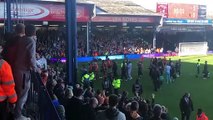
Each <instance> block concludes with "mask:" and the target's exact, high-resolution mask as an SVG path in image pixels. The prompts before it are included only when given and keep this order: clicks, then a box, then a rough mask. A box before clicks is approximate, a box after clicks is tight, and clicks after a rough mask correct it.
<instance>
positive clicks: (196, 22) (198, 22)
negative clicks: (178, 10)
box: [164, 18, 212, 25]
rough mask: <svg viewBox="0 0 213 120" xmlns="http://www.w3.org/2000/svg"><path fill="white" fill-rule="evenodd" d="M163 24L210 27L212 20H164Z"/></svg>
mask: <svg viewBox="0 0 213 120" xmlns="http://www.w3.org/2000/svg"><path fill="white" fill-rule="evenodd" d="M164 24H189V25H212V20H208V19H207V20H190V19H169V18H165V19H164Z"/></svg>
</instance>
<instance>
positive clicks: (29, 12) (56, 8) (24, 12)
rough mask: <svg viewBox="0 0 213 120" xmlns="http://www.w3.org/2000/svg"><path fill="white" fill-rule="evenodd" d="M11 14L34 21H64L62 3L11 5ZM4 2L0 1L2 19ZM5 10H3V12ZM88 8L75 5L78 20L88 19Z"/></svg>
mask: <svg viewBox="0 0 213 120" xmlns="http://www.w3.org/2000/svg"><path fill="white" fill-rule="evenodd" d="M11 7H12V8H11V14H12V18H13V19H18V18H20V19H25V20H36V21H65V7H64V4H44V3H23V4H21V5H20V4H18V5H14V4H12V5H11ZM4 8H5V7H4V3H3V2H0V19H4V18H5V16H6V15H4V13H6V8H5V9H4ZM4 11H5V12H4ZM89 11H90V10H89V8H88V7H86V6H85V5H77V13H76V16H77V20H78V22H87V21H89V19H90V17H89Z"/></svg>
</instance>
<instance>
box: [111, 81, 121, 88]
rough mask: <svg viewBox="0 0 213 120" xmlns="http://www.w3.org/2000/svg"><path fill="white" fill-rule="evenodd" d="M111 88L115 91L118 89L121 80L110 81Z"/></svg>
mask: <svg viewBox="0 0 213 120" xmlns="http://www.w3.org/2000/svg"><path fill="white" fill-rule="evenodd" d="M112 86H113V87H114V88H115V89H119V88H121V79H116V80H115V79H114V80H113V81H112Z"/></svg>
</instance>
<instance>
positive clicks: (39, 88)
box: [28, 72, 61, 120]
mask: <svg viewBox="0 0 213 120" xmlns="http://www.w3.org/2000/svg"><path fill="white" fill-rule="evenodd" d="M31 75H32V83H31V89H30V92H29V97H28V101H29V102H30V103H34V104H36V105H37V106H38V110H36V107H34V108H33V109H34V111H35V112H36V113H35V114H36V115H35V116H34V117H36V119H38V120H61V118H60V117H59V114H58V111H57V110H56V108H55V106H54V105H53V103H52V99H51V97H50V95H49V93H48V91H47V89H46V87H45V86H44V84H43V83H42V80H41V77H40V75H39V73H34V72H32V73H31ZM37 112H38V113H37Z"/></svg>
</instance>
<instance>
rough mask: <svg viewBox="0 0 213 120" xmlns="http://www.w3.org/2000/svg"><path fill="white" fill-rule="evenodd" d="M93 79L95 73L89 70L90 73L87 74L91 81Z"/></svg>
mask: <svg viewBox="0 0 213 120" xmlns="http://www.w3.org/2000/svg"><path fill="white" fill-rule="evenodd" d="M94 79H95V74H94V72H91V73H90V74H89V80H90V81H93V80H94Z"/></svg>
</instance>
